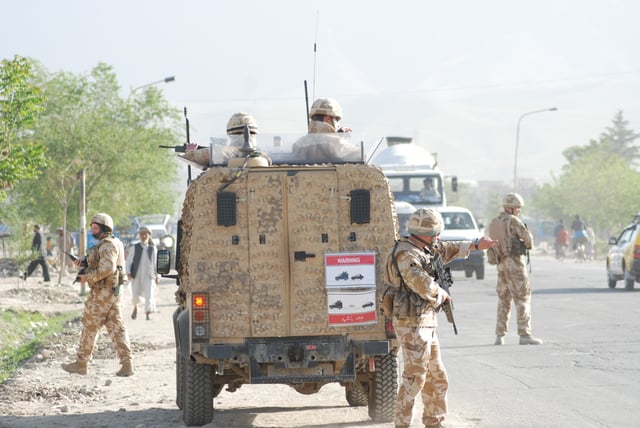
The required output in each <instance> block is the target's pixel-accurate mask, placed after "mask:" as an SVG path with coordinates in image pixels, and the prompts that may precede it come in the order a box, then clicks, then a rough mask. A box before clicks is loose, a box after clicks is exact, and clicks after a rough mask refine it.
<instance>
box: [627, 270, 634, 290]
mask: <svg viewBox="0 0 640 428" xmlns="http://www.w3.org/2000/svg"><path fill="white" fill-rule="evenodd" d="M635 282H636V278H635V277H633V276H631V275H630V274H629V272H627V271H625V272H624V289H625V290H633V287H634V285H635Z"/></svg>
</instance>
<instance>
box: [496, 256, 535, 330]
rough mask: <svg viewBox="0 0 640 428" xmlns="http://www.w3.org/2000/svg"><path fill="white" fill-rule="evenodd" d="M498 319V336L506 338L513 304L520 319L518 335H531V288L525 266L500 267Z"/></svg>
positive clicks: (497, 289)
mask: <svg viewBox="0 0 640 428" xmlns="http://www.w3.org/2000/svg"><path fill="white" fill-rule="evenodd" d="M496 291H497V293H498V317H497V321H496V336H504V335H505V334H507V332H508V331H509V327H508V324H509V317H510V316H511V305H512V303H513V304H514V305H515V307H516V315H517V317H518V322H517V324H518V334H519V335H520V336H525V335H530V334H531V287H530V285H529V277H528V275H527V271H526V267H525V266H518V265H516V264H513V265H510V264H507V265H505V266H503V265H502V263H501V264H500V265H498V286H497V288H496Z"/></svg>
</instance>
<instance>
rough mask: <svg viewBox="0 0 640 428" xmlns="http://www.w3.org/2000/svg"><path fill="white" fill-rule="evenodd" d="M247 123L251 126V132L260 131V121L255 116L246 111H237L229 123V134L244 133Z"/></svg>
mask: <svg viewBox="0 0 640 428" xmlns="http://www.w3.org/2000/svg"><path fill="white" fill-rule="evenodd" d="M245 125H248V126H249V132H250V133H251V134H257V133H258V123H257V122H256V120H255V119H254V118H253V116H251V115H250V114H249V113H244V112H238V113H235V114H234V115H233V116H231V118H230V119H229V122H228V123H227V135H236V134H242V133H243V132H244V126H245Z"/></svg>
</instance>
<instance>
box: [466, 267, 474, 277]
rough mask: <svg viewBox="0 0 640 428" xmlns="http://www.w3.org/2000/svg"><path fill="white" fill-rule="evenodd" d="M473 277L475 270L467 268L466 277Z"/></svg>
mask: <svg viewBox="0 0 640 428" xmlns="http://www.w3.org/2000/svg"><path fill="white" fill-rule="evenodd" d="M472 276H473V268H465V270H464V277H465V278H471V277H472Z"/></svg>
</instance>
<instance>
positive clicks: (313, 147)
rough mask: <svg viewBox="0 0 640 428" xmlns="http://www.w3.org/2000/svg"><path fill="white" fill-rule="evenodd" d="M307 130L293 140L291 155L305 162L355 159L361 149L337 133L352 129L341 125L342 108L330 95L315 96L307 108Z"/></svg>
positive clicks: (356, 159) (358, 156) (349, 160)
mask: <svg viewBox="0 0 640 428" xmlns="http://www.w3.org/2000/svg"><path fill="white" fill-rule="evenodd" d="M309 116H310V117H311V121H310V122H309V133H308V134H307V135H305V136H304V137H302V138H300V139H299V140H298V141H296V142H295V144H294V147H293V155H294V157H295V158H296V159H298V160H302V161H305V162H358V161H360V160H362V156H361V153H360V149H359V148H358V147H356V146H354V145H353V144H350V143H349V142H347V141H346V140H345V139H344V138H343V137H342V136H341V135H339V134H340V133H343V135H344V133H349V132H351V128H346V127H341V126H340V123H339V122H340V120H341V119H342V108H341V107H340V104H338V102H337V101H336V100H334V99H333V98H318V99H317V100H315V101H314V102H313V104H312V105H311V110H310V111H309Z"/></svg>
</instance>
